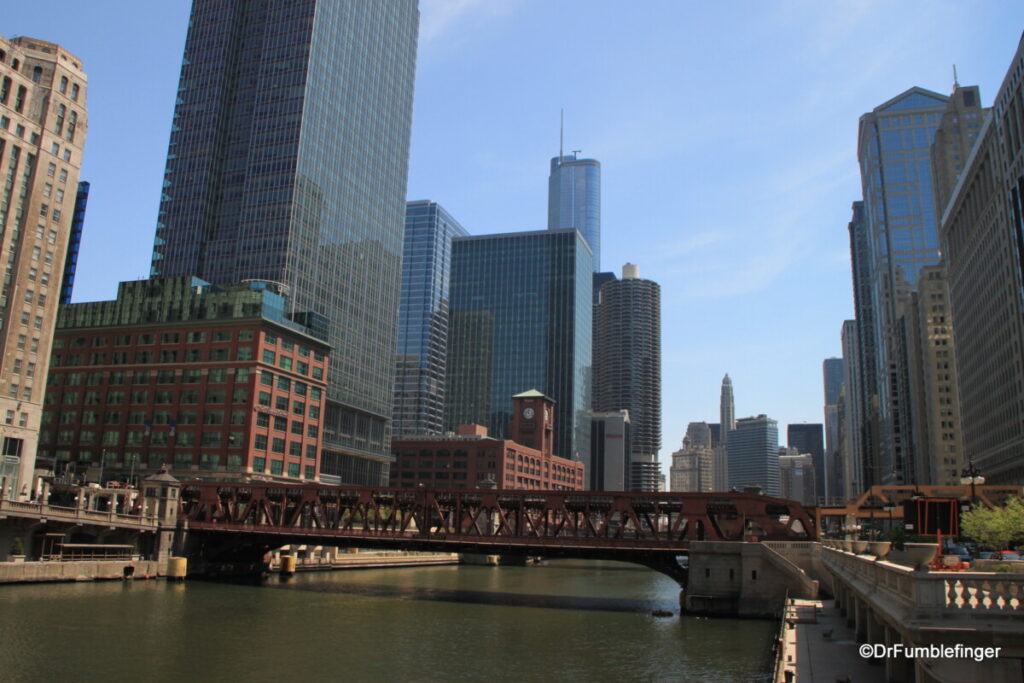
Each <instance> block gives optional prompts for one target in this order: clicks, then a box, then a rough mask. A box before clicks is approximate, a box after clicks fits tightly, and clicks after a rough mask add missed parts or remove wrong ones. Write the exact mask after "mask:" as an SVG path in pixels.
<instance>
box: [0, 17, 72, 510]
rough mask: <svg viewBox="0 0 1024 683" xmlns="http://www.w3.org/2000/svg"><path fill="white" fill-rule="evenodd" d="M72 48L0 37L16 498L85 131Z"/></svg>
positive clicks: (0, 172)
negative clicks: (70, 49)
mask: <svg viewBox="0 0 1024 683" xmlns="http://www.w3.org/2000/svg"><path fill="white" fill-rule="evenodd" d="M85 96H86V77H85V73H84V72H83V70H82V64H81V62H80V61H79V60H78V58H77V57H75V56H74V55H73V54H71V53H70V52H68V51H67V50H65V49H64V48H62V47H60V46H59V45H55V44H53V43H49V42H46V41H43V40H37V39H35V38H25V37H21V38H15V39H13V40H7V39H5V38H2V37H0V179H2V182H0V267H2V268H3V285H2V289H0V347H2V356H0V449H2V453H0V484H2V487H3V494H4V495H5V496H14V497H17V498H26V497H28V496H29V495H30V492H31V488H32V486H33V472H34V469H35V458H36V446H37V443H38V438H39V425H40V420H41V417H42V404H43V391H44V389H45V384H46V373H47V369H48V365H49V358H50V346H51V343H52V338H53V327H54V321H55V319H56V313H57V303H58V300H59V298H60V286H61V274H62V271H63V267H64V256H65V252H66V251H67V244H68V237H69V234H70V230H71V220H72V216H73V214H74V203H75V192H76V189H77V187H78V174H79V169H80V168H81V164H82V150H83V148H84V145H85V134H86V129H87V127H88V114H87V111H86V108H85Z"/></svg>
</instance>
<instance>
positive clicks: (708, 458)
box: [669, 422, 715, 492]
mask: <svg viewBox="0 0 1024 683" xmlns="http://www.w3.org/2000/svg"><path fill="white" fill-rule="evenodd" d="M714 456H715V451H714V450H713V449H712V448H711V429H710V428H709V427H708V424H707V423H706V422H691V423H690V424H689V426H688V427H687V429H686V437H685V438H684V439H683V447H682V448H681V449H679V450H678V451H676V452H675V453H673V454H672V466H671V467H670V468H669V488H670V490H672V491H678V492H700V491H712V490H714Z"/></svg>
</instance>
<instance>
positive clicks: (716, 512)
mask: <svg viewBox="0 0 1024 683" xmlns="http://www.w3.org/2000/svg"><path fill="white" fill-rule="evenodd" d="M179 520H180V522H181V527H182V529H183V531H184V532H185V535H184V545H185V552H186V553H187V554H188V555H189V556H190V557H192V558H194V559H195V560H198V564H199V565H200V567H202V568H204V569H201V570H200V571H207V572H211V573H217V572H237V571H239V570H242V571H246V570H245V569H244V567H249V569H248V571H253V569H254V568H256V567H260V568H261V567H262V558H263V555H264V554H265V553H266V552H267V551H269V550H272V549H274V548H279V547H281V546H283V545H286V544H307V545H327V546H338V547H344V546H350V547H360V548H385V549H401V550H429V551H434V552H458V553H479V554H500V555H513V556H543V557H574V558H585V559H605V560H621V561H625V562H634V563H637V564H642V565H646V566H648V567H651V568H653V569H656V570H658V571H661V572H664V573H666V574H668V575H670V576H672V577H673V578H675V579H676V580H677V581H679V582H680V583H685V578H686V577H685V570H684V569H683V568H682V567H681V566H680V565H679V563H678V562H677V559H676V558H677V557H678V556H680V555H685V554H687V552H688V550H689V547H690V543H691V542H692V541H751V540H812V539H814V538H816V529H815V528H814V522H813V521H812V518H811V517H810V515H808V513H807V511H806V510H805V509H804V508H803V506H802V505H800V504H799V503H796V502H793V501H789V500H783V499H781V498H771V497H768V496H762V495H758V494H753V493H621V492H609V491H521V490H448V489H443V490H442V489H425V488H374V487H329V486H320V485H316V484H307V485H298V486H289V485H282V484H276V483H245V484H235V483H219V482H204V483H194V484H186V485H185V486H184V487H183V488H182V492H181V511H180V515H179Z"/></svg>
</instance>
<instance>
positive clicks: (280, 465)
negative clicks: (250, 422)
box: [53, 450, 316, 479]
mask: <svg viewBox="0 0 1024 683" xmlns="http://www.w3.org/2000/svg"><path fill="white" fill-rule="evenodd" d="M53 455H54V458H55V459H56V460H57V461H59V462H68V461H70V460H71V451H70V450H56V451H54V452H53ZM76 455H77V461H78V462H91V461H92V460H93V454H92V453H90V452H89V451H79V452H77V454H76ZM97 455H99V457H98V458H97V460H98V461H101V462H102V463H103V465H104V466H106V467H111V468H113V467H124V468H129V467H148V468H150V469H158V468H160V467H164V466H165V465H168V464H170V462H171V459H170V458H169V457H168V454H167V453H153V452H151V453H145V454H144V453H140V452H138V451H126V452H125V453H124V454H121V453H106V452H105V453H103V454H101V455H100V454H97ZM173 463H174V467H175V468H178V469H191V468H193V467H195V466H197V465H198V468H199V469H200V470H217V469H227V470H241V469H242V463H243V457H242V456H241V455H231V454H229V455H227V456H222V455H221V454H219V453H201V454H200V455H199V462H198V463H197V462H196V459H195V455H194V454H192V453H175V454H174V457H173ZM284 465H285V463H284V461H283V460H271V461H270V473H271V474H275V475H281V474H283V472H284ZM252 469H253V471H254V472H265V471H266V470H267V459H266V458H263V457H259V458H253V459H252ZM300 472H301V473H302V478H304V479H315V478H316V465H305V466H303V465H301V464H300V463H288V476H289V477H292V478H294V479H298V478H300V477H299V473H300Z"/></svg>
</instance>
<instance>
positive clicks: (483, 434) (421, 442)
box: [391, 390, 584, 491]
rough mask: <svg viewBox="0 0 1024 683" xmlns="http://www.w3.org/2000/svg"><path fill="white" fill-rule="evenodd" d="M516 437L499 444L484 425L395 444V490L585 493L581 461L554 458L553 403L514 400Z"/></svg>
mask: <svg viewBox="0 0 1024 683" xmlns="http://www.w3.org/2000/svg"><path fill="white" fill-rule="evenodd" d="M512 402H513V411H512V415H513V417H512V422H511V425H510V426H509V428H508V432H509V434H510V435H511V437H512V438H509V439H496V438H494V437H490V436H488V435H487V428H486V427H483V426H481V425H459V427H458V429H457V434H456V435H445V436H415V437H410V438H408V439H396V440H394V441H392V443H391V448H392V451H393V454H394V457H395V466H394V467H393V468H392V469H391V485H392V486H398V487H403V488H411V487H416V486H425V487H431V488H455V489H466V488H471V489H472V488H500V489H535V490H547V491H581V490H583V488H584V479H583V477H584V472H583V470H584V466H583V463H582V462H579V461H575V460H568V459H566V458H560V457H558V456H556V455H554V453H553V451H552V449H553V447H554V443H555V438H554V420H555V410H554V402H553V401H552V400H551V399H550V398H548V397H547V396H544V395H543V394H541V393H540V392H539V391H535V390H531V391H527V392H523V393H521V394H519V395H518V396H515V397H513V400H512Z"/></svg>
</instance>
